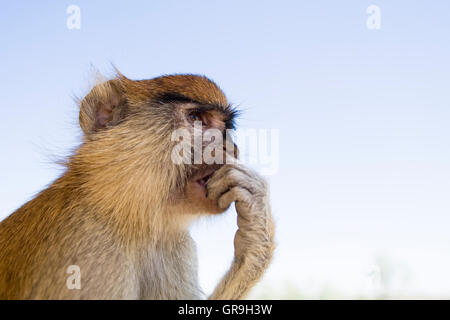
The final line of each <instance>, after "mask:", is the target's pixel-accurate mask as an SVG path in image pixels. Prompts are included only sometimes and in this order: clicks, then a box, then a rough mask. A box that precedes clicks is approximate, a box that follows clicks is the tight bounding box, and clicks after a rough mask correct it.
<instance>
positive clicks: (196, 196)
mask: <svg viewBox="0 0 450 320" xmlns="http://www.w3.org/2000/svg"><path fill="white" fill-rule="evenodd" d="M186 200H187V202H188V204H187V207H185V209H188V211H189V212H191V213H193V214H219V213H222V212H224V211H226V210H227V209H228V208H219V206H218V205H217V200H212V199H209V198H208V197H207V196H206V184H205V183H202V181H199V180H193V181H189V182H188V184H187V185H186Z"/></svg>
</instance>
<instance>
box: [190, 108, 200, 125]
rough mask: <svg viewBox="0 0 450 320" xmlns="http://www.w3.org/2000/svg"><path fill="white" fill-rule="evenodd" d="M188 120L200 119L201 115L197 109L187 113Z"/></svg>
mask: <svg viewBox="0 0 450 320" xmlns="http://www.w3.org/2000/svg"><path fill="white" fill-rule="evenodd" d="M189 120H191V121H193V122H194V121H202V119H201V116H200V112H198V111H192V112H190V113H189Z"/></svg>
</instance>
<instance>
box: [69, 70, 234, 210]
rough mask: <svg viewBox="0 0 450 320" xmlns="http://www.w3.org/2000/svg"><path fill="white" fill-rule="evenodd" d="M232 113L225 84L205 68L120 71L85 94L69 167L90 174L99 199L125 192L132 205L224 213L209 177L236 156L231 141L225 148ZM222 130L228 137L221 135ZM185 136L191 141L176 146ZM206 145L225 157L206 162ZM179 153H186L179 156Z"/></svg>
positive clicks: (92, 189) (88, 177)
mask: <svg viewBox="0 0 450 320" xmlns="http://www.w3.org/2000/svg"><path fill="white" fill-rule="evenodd" d="M235 115H236V112H235V110H234V109H233V108H232V107H231V106H230V104H229V103H228V101H227V99H226V97H225V95H224V93H223V92H222V91H221V89H220V88H219V87H218V86H217V85H216V84H215V83H214V82H213V81H211V80H209V79H208V78H206V77H204V76H198V75H190V74H188V75H169V76H162V77H158V78H154V79H149V80H136V81H135V80H130V79H128V78H126V77H125V76H123V75H122V74H120V73H119V74H118V76H117V77H116V78H114V79H112V80H109V81H106V82H103V83H100V84H97V85H96V86H95V87H94V88H93V89H92V90H91V91H90V93H89V94H88V95H87V96H86V97H85V98H84V99H82V100H81V101H80V114H79V121H80V126H81V128H82V130H83V133H84V141H83V144H82V146H81V147H80V148H79V150H78V151H77V154H76V155H75V156H74V157H73V159H72V161H71V166H72V170H75V171H77V170H78V172H79V174H83V175H86V179H85V181H86V182H85V184H84V185H85V188H88V189H89V190H90V192H91V194H92V193H96V194H97V197H95V199H97V198H98V201H101V200H100V198H102V197H103V198H109V199H111V198H112V199H116V200H117V201H118V202H120V199H123V202H125V203H121V205H133V204H132V203H129V201H130V200H129V199H134V200H135V201H144V202H145V201H149V202H151V207H155V205H159V206H169V207H170V208H172V209H174V211H177V212H183V213H192V214H201V213H220V212H222V211H224V210H223V209H220V208H219V207H218V206H217V203H216V202H215V201H212V200H210V199H208V198H207V196H206V184H207V182H208V179H209V178H210V177H211V175H212V174H214V172H215V171H216V170H217V169H219V168H220V166H221V165H222V164H223V163H224V160H225V157H226V156H227V154H228V155H232V156H233V157H237V147H236V146H235V145H234V143H231V145H232V151H231V153H230V149H227V148H226V146H227V145H228V146H229V142H230V140H229V139H230V137H229V135H228V133H227V129H233V127H234V118H235ZM211 129H214V130H215V132H216V135H215V136H214V139H206V141H205V139H201V142H200V147H198V145H197V146H196V145H195V143H196V136H198V133H200V135H201V136H203V134H204V133H206V132H208V131H211ZM177 132H178V133H179V132H181V133H183V134H182V139H174V137H175V138H177V134H176V133H177ZM217 132H218V133H219V135H220V136H221V137H223V139H217V138H218V136H217ZM180 142H182V143H183V144H182V145H183V146H184V147H186V145H187V146H188V148H184V149H183V150H181V152H178V153H177V152H174V148H176V147H177V146H180V145H181V144H180ZM212 144H215V145H214V148H211V145H212ZM217 147H219V148H217ZM208 148H209V149H208ZM211 149H212V152H211ZM207 150H209V151H210V154H212V155H213V157H215V160H217V157H218V156H219V159H223V161H213V162H211V161H206V162H207V163H206V162H205V161H204V157H203V153H204V152H205V151H207ZM217 150H220V151H223V153H222V154H220V155H218V154H217ZM199 153H200V157H198V154H199ZM174 155H175V158H176V156H180V155H182V156H183V159H184V161H183V162H181V163H180V161H178V162H177V161H175V160H174ZM186 160H187V161H186ZM199 160H200V161H199ZM80 168H81V169H80ZM105 193H107V195H106V194H105ZM102 194H103V196H102ZM127 201H128V204H127V203H126V202H127ZM149 206H150V205H149Z"/></svg>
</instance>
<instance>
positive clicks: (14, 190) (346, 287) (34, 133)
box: [0, 0, 450, 297]
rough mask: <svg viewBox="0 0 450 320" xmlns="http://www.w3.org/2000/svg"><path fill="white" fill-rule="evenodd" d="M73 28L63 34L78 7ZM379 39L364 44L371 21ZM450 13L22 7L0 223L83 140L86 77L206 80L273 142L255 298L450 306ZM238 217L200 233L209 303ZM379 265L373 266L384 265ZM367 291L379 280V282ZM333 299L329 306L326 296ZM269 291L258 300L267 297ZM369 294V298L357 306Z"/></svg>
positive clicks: (12, 32) (5, 130)
mask: <svg viewBox="0 0 450 320" xmlns="http://www.w3.org/2000/svg"><path fill="white" fill-rule="evenodd" d="M71 4H75V5H78V6H79V7H80V9H81V29H80V30H69V29H68V28H67V27H66V20H67V18H68V14H67V13H66V9H67V7H68V6H69V5H71ZM372 4H374V5H377V6H379V7H380V9H381V29H380V30H369V29H367V27H366V20H367V18H368V15H367V14H366V9H367V7H368V6H369V5H372ZM449 9H450V4H449V2H448V1H433V2H430V1H400V0H397V1H378V0H372V1H361V0H360V1H356V0H355V1H330V0H329V1H245V2H242V1H226V2H223V1H189V2H181V1H127V2H121V3H111V2H108V1H95V2H94V1H75V0H74V1H58V2H52V1H39V2H25V1H15V2H8V3H4V4H3V5H2V8H1V10H0V39H1V43H2V50H0V66H1V70H2V77H1V78H0V94H1V100H2V107H1V110H2V115H3V118H4V121H3V124H2V126H1V127H0V133H1V137H2V139H1V140H0V144H1V145H0V146H1V150H3V153H2V155H3V156H2V157H1V158H0V167H1V168H3V169H2V170H0V177H1V181H2V182H3V183H2V184H1V185H0V218H3V217H5V216H7V215H8V214H9V213H11V212H13V211H14V209H15V208H17V207H19V206H20V205H21V204H22V203H24V202H25V201H26V200H28V199H30V198H31V197H32V196H33V195H34V194H35V193H36V192H38V191H39V190H41V189H42V188H43V187H44V186H45V185H47V184H48V183H50V182H51V181H52V180H53V179H55V178H56V177H57V176H58V175H59V174H60V173H61V169H59V168H58V167H57V166H56V165H55V164H53V161H54V159H55V158H57V157H59V156H64V155H67V154H69V153H70V150H72V149H73V148H74V147H75V146H76V145H77V144H78V143H79V141H80V135H81V133H80V130H79V128H78V127H77V107H76V105H75V104H74V102H73V100H72V96H73V95H83V94H85V93H86V91H87V90H88V89H89V83H91V82H92V81H91V79H92V66H94V67H95V68H97V69H99V70H100V71H101V72H104V73H105V74H107V75H108V74H111V67H110V63H114V64H115V65H116V66H117V67H118V68H119V69H120V70H121V71H122V72H123V73H124V74H125V75H127V76H128V77H130V78H133V79H142V78H151V77H154V76H158V75H161V74H169V73H185V72H188V73H200V74H205V75H207V76H208V77H210V78H212V79H214V80H215V81H216V82H217V83H219V84H220V86H221V87H222V89H223V90H224V91H225V92H226V94H227V95H228V97H229V99H230V100H231V101H232V102H233V103H235V104H237V105H239V106H240V107H241V109H242V110H243V114H242V116H241V118H240V120H239V121H238V125H239V126H240V127H241V128H263V129H272V128H273V129H279V130H280V169H279V171H278V173H277V174H275V175H273V176H270V177H268V178H269V181H270V182H271V190H272V203H273V214H274V216H275V219H276V221H277V227H278V228H277V231H278V234H277V237H278V250H277V252H276V256H275V259H274V263H273V265H272V267H271V269H270V270H269V271H268V273H267V275H266V277H265V278H264V281H263V283H261V285H260V286H259V287H258V288H257V289H256V290H255V293H254V294H255V295H256V292H265V291H267V290H268V289H267V288H270V290H273V291H277V290H278V291H283V290H284V289H285V288H286V285H285V284H286V283H287V282H289V283H290V284H292V286H294V287H295V288H296V290H297V289H298V290H299V291H300V292H301V294H302V295H306V296H308V297H320V296H321V294H323V291H327V292H337V293H336V295H339V296H344V297H355V296H358V295H362V294H367V290H368V291H369V295H370V294H373V291H374V290H375V289H374V288H373V285H372V287H370V286H371V285H369V289H367V282H368V281H369V280H371V278H370V277H371V276H370V275H368V274H370V273H371V272H370V271H367V270H372V269H373V268H375V269H377V268H378V267H377V266H378V265H379V261H380V259H382V260H383V259H384V260H388V261H389V264H390V265H392V267H391V269H394V270H395V272H394V274H395V279H394V280H393V281H391V283H390V284H389V290H390V293H392V294H393V295H394V294H395V295H400V296H405V295H406V296H430V297H442V296H446V297H449V296H450V277H449V276H448V274H447V273H448V270H449V268H450V256H449V254H450V233H449V232H448V226H449V224H450V212H449V211H450V203H449V202H450V200H449V199H450V197H449V195H448V191H449V189H450V188H449V187H450V152H449V142H450V126H449V125H448V122H449V119H450V95H449V78H448V76H449V74H450V63H449V57H450V41H449V32H450V22H449V20H448V17H447V16H448V12H449ZM234 230H235V217H234V212H233V211H231V212H229V213H227V214H226V215H224V216H223V217H219V218H215V219H206V220H205V221H200V222H199V223H197V224H196V225H195V226H194V228H193V235H194V237H195V238H196V239H197V240H198V247H199V252H200V257H199V258H200V277H201V281H202V284H203V287H204V288H205V291H206V292H209V291H211V289H212V288H213V286H214V283H215V282H216V281H217V280H218V278H219V277H220V276H221V273H222V272H224V270H225V269H226V268H227V266H228V264H229V262H230V260H231V258H232V253H233V252H232V250H233V248H232V240H233V233H234ZM380 257H382V258H380ZM377 261H378V262H377ZM369 282H370V281H369ZM324 288H325V289H324ZM258 290H259V291H258ZM365 290H366V291H365Z"/></svg>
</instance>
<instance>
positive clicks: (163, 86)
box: [138, 74, 229, 109]
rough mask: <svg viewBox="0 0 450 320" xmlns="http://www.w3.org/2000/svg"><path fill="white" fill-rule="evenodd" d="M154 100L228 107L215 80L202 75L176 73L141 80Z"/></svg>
mask: <svg viewBox="0 0 450 320" xmlns="http://www.w3.org/2000/svg"><path fill="white" fill-rule="evenodd" d="M138 82H140V83H141V84H142V85H144V86H145V87H146V89H147V90H146V92H148V95H149V97H150V98H151V99H152V100H161V101H165V100H179V101H185V102H193V103H198V104H202V105H215V106H218V107H221V108H224V109H226V108H228V107H229V103H228V100H227V98H226V96H225V94H224V93H223V91H222V90H221V89H220V88H219V86H218V85H217V84H216V83H214V81H212V80H210V79H208V78H207V77H205V76H202V75H194V74H176V75H166V76H161V77H157V78H153V79H149V80H139V81H138Z"/></svg>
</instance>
